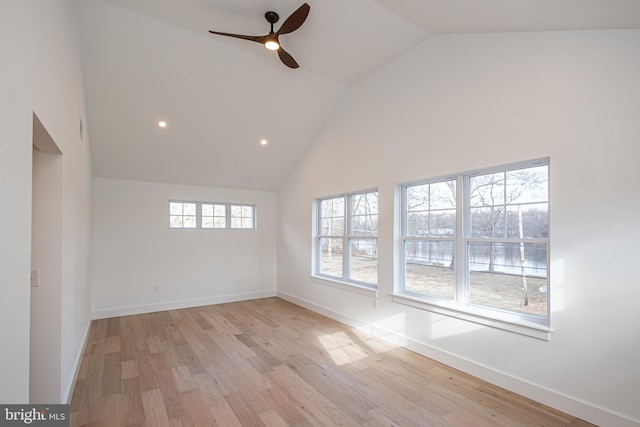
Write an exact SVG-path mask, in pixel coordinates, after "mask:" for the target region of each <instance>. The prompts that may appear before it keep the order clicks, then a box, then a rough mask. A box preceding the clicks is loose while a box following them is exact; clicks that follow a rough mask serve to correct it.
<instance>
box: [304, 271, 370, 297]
mask: <svg viewBox="0 0 640 427" xmlns="http://www.w3.org/2000/svg"><path fill="white" fill-rule="evenodd" d="M310 278H311V281H312V282H315V283H320V284H322V285H327V286H332V287H334V288H338V289H344V290H347V291H350V292H355V293H357V294H361V295H366V296H368V297H373V298H378V290H377V289H376V288H373V287H369V286H366V285H359V284H357V283H350V282H344V281H342V280H336V279H332V278H329V277H325V276H316V275H315V274H312V275H311V276H310Z"/></svg>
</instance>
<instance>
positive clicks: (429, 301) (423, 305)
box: [392, 158, 553, 341]
mask: <svg viewBox="0 0 640 427" xmlns="http://www.w3.org/2000/svg"><path fill="white" fill-rule="evenodd" d="M550 164H551V162H550V159H549V158H541V159H535V160H531V161H525V162H518V163H512V164H507V165H501V166H497V167H491V168H485V169H479V170H474V171H470V172H463V173H459V174H456V175H447V176H444V177H437V178H433V179H429V180H422V181H412V182H407V183H404V184H401V185H400V195H401V197H400V200H401V203H400V221H399V223H400V235H399V239H398V241H399V245H398V248H399V254H398V259H399V260H400V262H399V266H400V271H399V278H400V283H399V284H398V285H397V286H395V287H394V288H395V290H394V292H393V294H392V300H393V301H394V302H396V303H399V304H404V305H408V306H411V307H414V308H419V309H423V310H427V311H431V312H434V313H438V314H443V315H447V316H451V317H455V318H458V319H462V320H466V321H470V322H474V323H478V324H482V325H485V326H491V327H494V328H498V329H503V330H507V331H510V332H515V333H519V334H522V335H527V336H531V337H534V338H538V339H542V340H546V341H548V340H550V334H551V332H553V329H552V328H551V297H550V294H551V286H550V285H551V275H550V272H549V267H550V239H549V238H547V239H527V240H526V242H527V243H546V245H547V286H548V292H547V317H545V318H536V317H534V316H530V315H527V314H518V313H515V312H507V311H502V310H500V309H498V308H490V307H487V308H484V307H481V306H476V305H472V304H469V303H468V301H466V294H464V293H463V294H459V290H460V288H461V286H467V287H468V285H469V284H468V283H465V277H468V268H469V263H468V260H467V254H466V249H467V244H468V242H474V241H481V242H485V241H487V240H484V239H477V238H472V237H468V235H469V232H468V231H469V229H468V227H469V221H467V220H465V219H466V218H467V217H468V215H469V212H468V209H469V206H466V203H467V199H468V197H467V196H468V194H464V193H465V192H467V191H468V187H469V186H468V180H469V177H471V176H475V175H481V174H485V173H495V172H499V171H508V170H516V169H524V168H528V167H535V166H542V165H547V166H550ZM550 175H551V172H550V170H549V176H550ZM451 179H456V201H457V202H456V209H457V212H458V214H457V217H456V236H455V237H454V244H455V250H454V253H455V257H456V258H457V259H458V260H463V259H464V260H465V262H459V264H457V267H458V268H456V275H455V279H456V283H457V284H458V285H456V286H455V297H454V300H446V299H441V298H437V297H433V296H428V295H419V294H414V293H411V292H408V291H405V290H404V286H405V280H406V277H405V276H406V264H405V263H406V261H405V242H406V241H410V240H420V238H417V239H416V238H414V237H408V236H406V218H405V212H406V188H407V187H408V186H410V185H421V184H428V183H436V182H441V181H446V180H451ZM464 181H466V182H464ZM463 182H464V183H463ZM547 202H548V203H549V206H550V204H551V201H550V200H548V201H547ZM459 203H460V206H458V205H459ZM549 209H550V208H549ZM460 213H461V214H460ZM430 240H438V239H437V238H436V239H434V238H431V239H430ZM443 240H444V241H449V240H451V239H448V238H444V239H443ZM498 240H503V241H505V242H507V241H508V242H509V243H512V242H513V240H514V239H508V238H505V239H499V238H495V239H491V240H490V241H491V242H495V241H498Z"/></svg>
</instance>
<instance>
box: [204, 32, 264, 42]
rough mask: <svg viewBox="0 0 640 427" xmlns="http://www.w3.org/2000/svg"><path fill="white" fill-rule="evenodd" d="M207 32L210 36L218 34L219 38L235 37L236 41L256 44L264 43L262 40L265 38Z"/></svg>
mask: <svg viewBox="0 0 640 427" xmlns="http://www.w3.org/2000/svg"><path fill="white" fill-rule="evenodd" d="M209 32H210V33H211V34H218V35H220V36H228V37H235V38H237V39H243V40H249V41H252V42H258V43H264V40H265V38H266V37H267V36H245V35H243V34H231V33H221V32H219V31H211V30H209Z"/></svg>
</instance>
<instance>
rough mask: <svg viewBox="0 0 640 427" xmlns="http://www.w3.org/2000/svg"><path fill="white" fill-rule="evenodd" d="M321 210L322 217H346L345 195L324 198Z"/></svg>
mask: <svg viewBox="0 0 640 427" xmlns="http://www.w3.org/2000/svg"><path fill="white" fill-rule="evenodd" d="M320 212H321V215H322V218H330V217H344V197H336V198H334V199H325V200H322V201H321V202H320Z"/></svg>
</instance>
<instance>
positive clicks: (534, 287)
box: [468, 242, 548, 317]
mask: <svg viewBox="0 0 640 427" xmlns="http://www.w3.org/2000/svg"><path fill="white" fill-rule="evenodd" d="M468 252H469V269H470V274H469V276H470V277H469V292H470V295H469V297H470V302H471V303H473V304H479V305H484V306H488V307H492V308H497V309H502V310H507V311H512V312H515V313H524V314H530V315H533V316H538V317H546V316H547V314H548V311H547V310H548V308H547V296H546V292H547V289H548V288H547V246H546V244H537V243H490V242H488V243H484V242H483V243H469V247H468Z"/></svg>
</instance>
